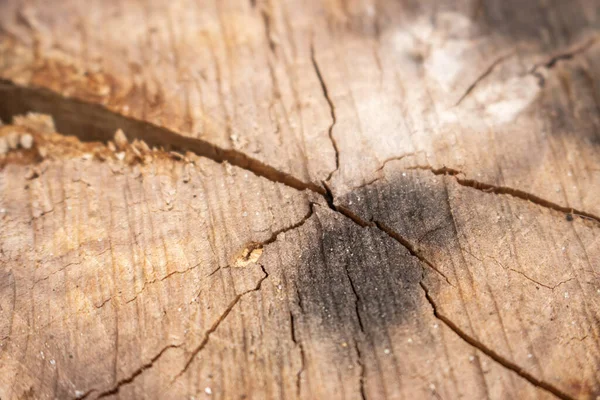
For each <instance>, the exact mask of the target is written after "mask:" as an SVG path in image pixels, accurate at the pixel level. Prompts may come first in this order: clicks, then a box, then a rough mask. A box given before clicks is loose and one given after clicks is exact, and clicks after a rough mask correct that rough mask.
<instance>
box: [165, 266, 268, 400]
mask: <svg viewBox="0 0 600 400" xmlns="http://www.w3.org/2000/svg"><path fill="white" fill-rule="evenodd" d="M260 268H261V269H262V272H263V273H264V276H263V277H262V278H261V279H260V280H259V281H258V283H257V284H256V286H255V287H254V288H253V289H250V290H247V291H245V292H243V293H240V294H238V295H237V296H236V297H235V298H234V299H233V301H231V303H229V305H228V306H227V308H226V309H225V311H224V312H223V314H221V316H220V317H219V318H218V319H217V320H216V321H215V322H214V323H213V324H212V326H211V327H210V328H209V329H208V330H207V331H206V333H205V334H204V338H203V339H202V341H201V342H200V344H199V345H198V346H196V348H195V349H194V350H193V351H192V353H191V355H190V356H189V358H188V360H187V361H186V363H185V365H184V367H183V368H182V370H181V371H179V372H178V373H177V374H176V375H175V377H174V378H173V379H172V380H171V383H170V384H169V385H168V387H167V389H168V388H169V387H171V386H172V385H173V383H175V381H176V380H177V379H179V378H180V377H181V376H182V375H183V374H184V373H185V372H186V371H187V369H188V368H189V367H190V365H191V364H192V362H193V361H194V359H195V358H196V357H197V356H198V354H199V353H200V352H201V351H202V349H204V348H205V347H206V345H207V344H208V341H209V339H210V336H211V335H212V334H213V333H214V332H215V331H216V330H217V328H218V327H219V325H221V323H222V322H223V321H224V320H225V319H226V318H227V316H228V315H229V314H230V313H231V311H232V310H233V308H234V307H235V306H236V305H237V304H238V303H239V301H240V300H241V299H242V297H244V296H245V295H246V294H248V293H252V292H258V291H260V288H261V286H262V283H263V282H264V281H265V280H266V279H267V278H268V277H269V273H268V272H267V270H266V269H265V267H264V266H262V265H261V266H260Z"/></svg>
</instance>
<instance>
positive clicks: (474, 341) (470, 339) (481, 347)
mask: <svg viewBox="0 0 600 400" xmlns="http://www.w3.org/2000/svg"><path fill="white" fill-rule="evenodd" d="M419 285H420V286H421V288H422V289H423V291H424V292H425V298H426V299H427V301H428V302H429V304H430V305H431V308H432V310H433V315H434V316H435V317H436V318H437V319H438V320H440V321H441V322H443V323H444V325H446V326H447V327H448V328H450V329H451V330H452V331H453V332H454V333H455V334H456V335H458V336H459V337H460V338H461V339H462V340H464V341H465V342H467V343H468V344H470V345H471V346H473V347H474V348H476V349H477V350H479V351H481V352H482V353H484V354H485V355H487V356H488V357H490V358H491V359H492V360H494V361H496V362H497V363H499V364H500V365H502V366H503V367H505V368H507V369H509V370H511V371H513V372H514V373H516V374H517V375H519V376H520V377H521V378H523V379H525V380H527V381H528V382H529V383H531V384H532V385H534V386H536V387H538V388H540V389H543V390H545V391H547V392H549V393H551V394H553V395H554V396H556V397H558V398H560V399H563V400H573V397H571V396H569V395H568V394H566V393H565V392H563V391H562V390H560V389H558V388H557V387H555V386H553V385H551V384H550V383H548V382H545V381H542V380H540V379H538V378H536V377H535V376H533V375H531V374H530V373H529V372H527V371H525V370H524V369H523V368H522V367H520V366H518V365H517V364H515V363H513V362H512V361H509V360H507V359H506V358H504V357H503V356H501V355H500V354H498V353H496V352H495V351H494V350H492V349H490V348H489V347H487V346H485V345H484V344H483V343H481V342H480V341H478V340H477V339H475V338H473V337H471V336H470V335H468V334H467V333H466V332H464V331H463V330H462V329H460V328H459V327H458V326H457V325H456V324H455V323H454V322H452V321H451V320H450V319H448V318H446V317H445V316H444V315H442V314H441V313H440V312H439V311H438V308H437V305H436V303H435V301H434V300H433V298H432V297H431V295H430V294H429V290H428V289H427V286H425V284H424V283H423V280H421V282H419Z"/></svg>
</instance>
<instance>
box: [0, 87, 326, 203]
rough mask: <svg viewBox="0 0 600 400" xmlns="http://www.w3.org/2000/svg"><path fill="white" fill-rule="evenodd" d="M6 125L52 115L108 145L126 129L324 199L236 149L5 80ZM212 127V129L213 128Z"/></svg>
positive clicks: (1, 105) (0, 90) (1, 115)
mask: <svg viewBox="0 0 600 400" xmlns="http://www.w3.org/2000/svg"><path fill="white" fill-rule="evenodd" d="M0 99H8V100H4V101H2V100H0V119H3V120H6V121H10V119H11V118H12V117H14V116H16V115H20V114H26V113H28V112H30V111H35V112H37V113H43V114H48V115H51V116H52V117H53V119H54V121H55V123H56V128H57V131H58V132H61V134H64V135H73V136H77V137H78V138H79V139H81V140H82V141H103V142H108V141H110V140H112V139H113V138H114V134H115V132H116V131H117V130H118V129H122V130H123V131H124V132H125V133H126V134H127V136H128V138H129V139H139V140H143V141H145V142H146V143H148V144H149V145H151V146H157V147H164V148H165V149H172V150H178V151H180V152H183V153H185V152H186V151H190V152H192V153H195V154H196V155H198V156H201V157H206V158H208V159H211V160H213V161H215V162H218V163H222V162H228V163H229V164H231V165H234V166H236V167H239V168H242V169H245V170H248V171H250V172H252V173H254V174H255V175H258V176H261V177H263V178H266V179H268V180H270V181H272V182H278V183H282V184H284V185H286V186H290V187H292V188H294V189H297V190H306V189H308V190H311V191H313V192H316V193H319V194H324V193H325V190H324V189H323V188H322V187H321V186H319V185H316V184H314V183H312V182H304V181H302V180H300V179H298V178H296V177H295V176H293V175H291V174H289V173H286V172H283V171H280V170H278V169H276V168H275V167H273V166H271V165H268V164H265V163H264V162H262V161H260V160H258V159H255V158H252V157H250V156H248V155H246V154H245V153H243V152H240V151H237V150H234V149H225V148H222V147H219V146H217V145H215V144H212V143H210V142H208V141H206V140H203V139H201V138H193V137H189V136H184V135H183V134H181V133H178V132H175V131H173V130H171V129H168V128H165V127H161V126H158V125H155V124H152V123H150V122H147V121H142V120H138V119H135V118H131V117H126V116H124V115H121V114H119V113H116V112H114V111H111V110H109V109H108V108H106V107H104V106H103V105H100V104H95V103H90V102H86V101H81V100H78V99H73V98H68V97H65V96H62V95H61V94H58V93H56V92H53V91H51V90H47V89H43V88H32V87H25V86H20V85H17V84H15V83H13V82H10V81H6V80H2V79H0ZM208 125H210V124H208Z"/></svg>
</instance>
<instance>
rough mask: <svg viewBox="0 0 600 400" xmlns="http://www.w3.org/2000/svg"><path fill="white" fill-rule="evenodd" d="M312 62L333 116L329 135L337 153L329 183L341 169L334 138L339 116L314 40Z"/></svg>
mask: <svg viewBox="0 0 600 400" xmlns="http://www.w3.org/2000/svg"><path fill="white" fill-rule="evenodd" d="M310 60H311V62H312V65H313V68H314V70H315V74H316V75H317V78H318V79H319V83H320V84H321V90H322V91H323V97H324V98H325V101H327V104H328V105H329V113H330V114H331V125H329V129H328V131H327V132H328V135H329V140H330V141H331V145H332V146H333V150H334V151H335V169H334V170H333V171H331V172H330V173H329V175H328V176H327V179H325V182H329V181H330V180H331V177H332V176H333V174H334V173H335V172H336V171H337V170H338V169H340V152H339V149H338V146H337V142H336V141H335V137H334V136H333V127H334V126H335V124H336V122H337V116H336V113H335V106H334V104H333V101H332V100H331V96H330V95H329V89H327V85H326V84H325V79H324V78H323V74H322V73H321V69H320V68H319V64H318V63H317V57H316V55H315V46H314V43H313V40H311V42H310Z"/></svg>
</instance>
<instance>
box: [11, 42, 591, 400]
mask: <svg viewBox="0 0 600 400" xmlns="http://www.w3.org/2000/svg"><path fill="white" fill-rule="evenodd" d="M590 46H591V44H590ZM588 47H589V46H588ZM311 50H312V57H313V63H314V67H315V71H316V73H317V75H318V77H319V80H320V82H321V85H322V88H323V90H324V94H325V97H326V99H327V101H328V103H329V105H330V108H331V114H332V118H333V124H332V125H331V126H330V137H331V139H332V143H333V146H334V148H335V150H336V170H337V168H338V167H339V154H338V151H337V145H336V144H335V141H334V140H333V137H332V136H331V131H332V128H333V125H334V124H335V122H336V120H335V109H334V108H333V103H332V102H331V100H330V99H329V94H328V92H327V88H326V86H325V84H324V82H323V79H322V76H321V73H320V71H319V69H318V65H317V64H316V60H315V59H314V49H311ZM574 54H576V53H570V54H564V55H559V56H556V57H555V58H554V59H552V60H550V61H549V62H547V63H546V64H545V65H546V66H547V67H552V66H554V65H555V64H556V62H558V61H559V60H563V59H568V58H571V57H572V56H573V55H574ZM0 92H2V93H3V94H4V95H5V96H7V98H11V99H12V100H15V99H16V101H12V102H11V104H12V105H11V106H7V102H0V112H1V113H2V114H1V115H2V117H3V118H6V115H10V116H12V115H16V114H19V113H23V112H27V111H30V110H35V111H37V112H44V113H48V114H51V115H53V116H54V117H55V118H56V119H57V122H58V124H57V125H58V127H59V131H62V133H66V134H75V135H76V136H78V137H80V138H81V139H82V140H97V139H100V140H104V141H108V140H110V139H112V138H113V134H114V132H115V131H116V129H118V128H123V127H124V128H125V130H126V131H127V133H128V135H131V136H132V137H133V138H138V139H141V140H144V141H146V142H148V143H150V144H153V145H158V146H164V147H167V148H175V149H179V150H184V151H191V152H193V153H195V154H197V155H199V156H202V157H206V158H209V159H211V160H213V161H216V162H219V163H222V162H228V163H230V164H232V165H234V166H237V167H240V168H242V169H245V170H248V171H250V172H252V173H254V174H256V175H258V176H261V177H264V178H266V179H268V180H270V181H273V182H277V183H282V184H284V185H286V186H289V187H292V188H294V189H297V190H309V191H312V192H315V193H318V194H320V195H321V196H323V198H324V199H325V200H326V202H327V204H328V206H329V207H330V208H331V209H332V210H334V211H335V212H337V213H340V214H342V215H343V216H345V217H347V218H349V219H350V220H352V221H353V222H355V223H356V224H358V225H359V226H361V227H367V226H370V227H374V228H376V229H378V230H380V231H382V232H384V233H385V234H386V235H388V236H389V237H391V238H393V239H394V240H396V241H397V242H399V243H400V244H401V245H402V246H403V247H404V248H406V249H407V250H408V252H409V253H410V254H411V256H413V257H416V258H417V259H418V260H419V261H421V262H422V264H425V265H427V266H428V267H430V268H431V269H433V270H434V271H435V272H436V273H438V274H440V275H441V276H442V277H444V279H445V280H446V282H447V283H449V284H451V283H450V281H449V280H448V278H447V277H446V276H445V275H444V274H443V273H442V272H441V271H439V270H438V269H437V268H436V267H435V266H434V265H433V264H432V263H431V262H429V261H428V260H427V259H425V258H424V257H423V256H422V255H421V254H420V253H419V252H418V251H417V250H416V249H415V248H414V247H413V246H412V245H411V244H410V242H409V241H408V240H406V239H404V238H402V237H401V236H400V235H399V234H398V233H397V232H395V231H393V230H392V229H390V228H389V227H387V226H385V225H384V224H383V223H381V222H378V221H364V220H362V219H361V218H360V217H358V216H357V215H355V214H354V213H352V212H351V211H350V210H348V209H346V208H344V207H341V206H336V205H335V203H334V196H333V194H332V192H331V190H330V189H329V188H328V187H327V186H326V185H325V184H324V185H323V186H318V185H315V184H313V183H306V182H303V181H301V180H300V179H298V178H296V177H294V176H292V175H290V174H288V173H284V172H282V171H279V170H277V169H276V168H274V167H272V166H270V165H267V164H265V163H263V162H261V161H259V160H256V159H254V158H251V157H248V156H247V155H246V154H244V153H242V152H239V151H236V150H232V149H223V148H220V147H218V146H216V145H213V144H211V143H209V142H206V141H204V140H202V139H197V138H190V137H186V136H183V135H182V134H180V133H177V132H175V131H172V130H169V129H167V128H163V127H159V126H156V125H154V124H151V123H148V122H145V121H140V120H136V119H133V118H128V117H125V116H122V115H119V114H117V113H114V112H112V111H110V110H108V109H106V108H104V107H102V106H100V105H94V104H90V103H86V102H82V101H79V100H74V99H69V98H66V97H63V96H61V95H59V94H56V93H54V92H51V91H49V90H45V89H33V88H26V87H22V86H19V85H16V84H14V83H12V82H8V81H4V80H0ZM10 94H13V96H11V95H10ZM15 105H16V106H15ZM74 111H75V112H74ZM76 111H79V112H76ZM7 113H8V114H7ZM69 115H70V116H69ZM86 127H87V128H88V129H86ZM90 131H91V132H92V133H93V134H90ZM413 169H424V170H429V171H430V172H431V173H433V174H435V175H451V176H453V177H454V178H455V180H456V182H457V183H459V184H460V185H462V186H466V187H470V188H473V189H476V190H480V191H483V192H486V193H494V194H507V195H510V196H513V197H515V198H519V199H522V200H526V201H531V202H532V203H534V204H537V205H539V206H542V207H545V208H549V209H552V210H555V211H560V212H563V213H567V214H575V215H579V216H581V217H584V218H587V219H590V220H593V221H595V222H596V223H600V217H598V216H595V215H592V214H590V213H587V212H584V211H581V210H576V209H572V208H568V207H563V206H560V205H558V204H555V203H553V202H550V201H548V200H545V199H542V198H540V197H538V196H535V195H533V194H530V193H527V192H524V191H521V190H519V189H514V188H510V187H504V186H495V185H491V184H487V183H482V182H478V181H475V180H471V179H465V178H459V177H458V176H457V175H459V174H460V171H457V170H454V169H451V168H448V167H442V168H439V169H434V168H431V167H421V166H417V167H413ZM333 172H335V171H333ZM333 172H332V173H333ZM330 177H331V175H330ZM313 205H314V204H313V203H311V209H310V211H309V213H308V214H307V215H306V216H305V217H304V218H303V219H302V220H301V221H300V222H298V223H296V224H294V225H293V226H292V227H288V228H285V229H282V230H279V231H277V232H275V233H274V234H273V235H272V236H271V237H270V238H269V239H268V240H267V241H265V242H263V243H261V244H259V245H261V246H264V245H266V244H269V243H272V242H274V241H275V240H276V239H277V236H278V235H279V234H281V233H282V232H285V231H287V230H290V229H295V228H298V227H300V226H301V225H303V224H304V223H305V222H306V221H307V220H308V219H309V218H310V217H311V215H312V213H313ZM261 269H262V270H263V273H264V276H263V277H262V278H261V279H260V281H259V282H258V284H257V285H256V287H255V288H253V289H250V290H248V291H246V292H243V293H241V294H239V295H237V296H236V297H235V298H234V300H233V301H232V302H231V303H230V304H229V306H228V307H227V308H226V310H225V312H224V313H223V314H222V315H221V316H220V317H219V318H218V319H217V320H216V321H215V322H214V323H213V325H212V326H211V327H210V328H209V329H208V331H207V332H206V333H205V335H204V338H203V339H202V341H201V342H200V344H199V345H198V346H197V347H196V348H195V349H194V350H193V351H192V353H191V355H190V357H189V358H188V361H187V362H186V364H185V366H184V368H183V369H182V370H181V371H180V372H179V373H178V374H177V375H176V376H175V377H174V379H173V380H172V381H171V384H170V385H169V387H170V386H171V385H172V384H173V383H174V382H175V381H176V380H177V379H178V378H179V377H180V376H181V375H183V374H184V373H185V372H186V371H187V369H188V368H189V366H190V365H191V363H192V362H193V361H194V359H195V358H196V357H197V355H198V354H199V353H200V352H201V351H202V350H203V349H204V348H205V346H206V345H207V343H208V342H209V339H210V336H211V334H212V333H214V332H215V331H216V329H217V328H218V327H219V325H220V324H221V322H223V321H224V320H225V319H226V318H227V316H228V315H229V314H230V313H231V311H232V309H233V308H234V307H235V306H236V305H237V304H238V303H239V301H240V300H241V298H242V297H243V296H245V295H246V294H248V293H251V292H255V291H259V290H260V288H261V285H262V282H263V281H264V280H265V279H267V278H268V276H269V274H268V273H267V271H266V270H265V268H264V266H262V265H261ZM423 269H425V268H423ZM420 286H421V288H422V289H423V290H424V291H425V296H426V298H427V300H428V302H429V303H430V305H431V307H432V308H433V312H434V315H435V316H436V318H438V319H439V320H441V321H442V322H443V323H444V324H445V325H446V326H448V327H449V328H450V329H451V330H452V331H453V332H454V333H455V334H457V335H458V336H459V337H460V338H461V339H463V340H464V341H465V342H467V343H468V344H470V345H472V346H473V347H475V348H477V349H478V350H480V351H482V352H483V353H484V354H486V355H488V356H489V357H490V358H492V359H493V360H495V361H496V362H498V363H499V364H500V365H502V366H504V367H505V368H507V369H509V370H511V371H513V372H515V373H517V374H518V375H519V376H521V377H522V378H524V379H526V380H527V381H529V382H530V383H532V384H533V385H535V386H536V387H539V388H541V389H544V390H546V391H548V392H550V393H552V394H554V395H555V396H557V397H559V398H561V399H571V397H570V396H568V395H567V394H566V393H564V392H563V391H561V390H560V389H558V388H556V387H555V386H553V385H551V384H549V383H547V382H545V381H542V380H540V379H538V378H536V377H535V376H533V375H531V374H530V373H528V372H526V371H524V370H523V368H521V367H519V366H518V365H516V364H515V363H513V362H512V361H509V360H507V359H506V358H504V357H503V356H501V355H500V354H498V353H496V352H495V351H493V350H492V349H490V348H488V347H486V346H485V345H484V344H483V343H481V342H479V341H478V340H476V339H475V338H473V337H471V336H469V335H468V334H467V333H465V332H464V331H462V330H461V329H460V328H459V327H458V326H457V325H456V324H454V323H453V322H452V321H451V320H449V319H448V318H447V317H445V316H444V315H442V314H440V313H439V311H438V309H437V305H436V304H435V302H434V301H433V299H432V297H431V296H430V294H429V291H428V289H427V287H426V286H425V284H424V283H423V281H421V282H420ZM355 294H356V292H355ZM355 345H356V346H357V344H356V343H355ZM179 347H181V345H174V344H170V345H168V346H166V347H164V348H163V349H162V350H161V351H160V352H159V353H157V354H156V355H155V356H154V357H152V359H151V360H150V361H149V362H147V363H146V364H144V365H142V366H141V367H140V368H138V369H136V370H135V371H134V372H133V373H132V374H131V375H129V376H128V377H127V378H124V379H121V380H119V381H118V382H117V384H116V385H115V386H113V387H112V388H110V389H108V390H106V391H104V392H101V393H99V396H98V398H101V397H106V396H110V395H113V394H116V393H118V392H119V390H120V388H121V387H122V386H123V385H126V384H129V383H131V382H133V381H134V380H135V379H136V378H137V377H138V376H139V375H141V374H142V373H143V372H144V371H146V370H148V369H150V368H152V366H153V365H154V363H155V362H157V361H158V360H159V359H160V358H161V357H162V356H163V355H164V354H165V353H166V352H167V351H168V350H170V349H173V348H179ZM357 351H359V349H358V347H357ZM359 358H360V356H359ZM359 362H361V363H362V361H360V360H359ZM301 373H302V370H301V371H300V372H299V373H298V382H299V379H300V374H301ZM363 375H364V367H363V371H362V372H361V395H362V396H363V398H364V387H363V383H364V382H363V381H364V376H363ZM298 385H299V383H298ZM95 391H96V390H94V389H92V390H90V391H88V392H87V393H86V394H85V395H84V397H83V398H85V397H87V396H88V395H90V394H91V393H94V392H95Z"/></svg>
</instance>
